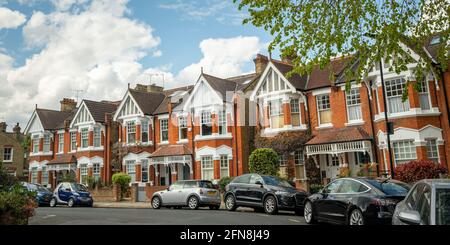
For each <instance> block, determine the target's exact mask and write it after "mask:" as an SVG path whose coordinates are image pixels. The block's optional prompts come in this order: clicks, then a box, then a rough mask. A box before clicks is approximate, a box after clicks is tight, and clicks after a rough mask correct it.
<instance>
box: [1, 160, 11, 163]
mask: <svg viewBox="0 0 450 245" xmlns="http://www.w3.org/2000/svg"><path fill="white" fill-rule="evenodd" d="M12 162H13V161H12V160H3V163H12Z"/></svg>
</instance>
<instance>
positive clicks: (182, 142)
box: [177, 139, 189, 144]
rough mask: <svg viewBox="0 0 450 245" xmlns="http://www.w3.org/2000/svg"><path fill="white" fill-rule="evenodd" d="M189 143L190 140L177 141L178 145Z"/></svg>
mask: <svg viewBox="0 0 450 245" xmlns="http://www.w3.org/2000/svg"><path fill="white" fill-rule="evenodd" d="M187 143H189V140H188V139H183V140H179V141H177V144H187Z"/></svg>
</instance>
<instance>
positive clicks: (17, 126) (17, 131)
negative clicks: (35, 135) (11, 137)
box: [13, 123, 20, 135]
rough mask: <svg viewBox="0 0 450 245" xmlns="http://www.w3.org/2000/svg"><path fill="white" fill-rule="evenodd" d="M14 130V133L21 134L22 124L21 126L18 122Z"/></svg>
mask: <svg viewBox="0 0 450 245" xmlns="http://www.w3.org/2000/svg"><path fill="white" fill-rule="evenodd" d="M13 132H14V134H16V135H19V134H20V126H19V123H17V124H16V126H14V128H13Z"/></svg>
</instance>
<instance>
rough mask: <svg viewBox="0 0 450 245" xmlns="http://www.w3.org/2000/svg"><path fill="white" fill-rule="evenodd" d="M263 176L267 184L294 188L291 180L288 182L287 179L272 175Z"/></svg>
mask: <svg viewBox="0 0 450 245" xmlns="http://www.w3.org/2000/svg"><path fill="white" fill-rule="evenodd" d="M262 178H263V180H264V183H265V184H266V185H273V186H282V187H291V188H292V185H291V184H289V182H287V181H286V180H282V179H280V178H277V177H272V176H263V177H262Z"/></svg>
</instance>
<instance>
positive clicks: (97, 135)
mask: <svg viewBox="0 0 450 245" xmlns="http://www.w3.org/2000/svg"><path fill="white" fill-rule="evenodd" d="M101 144H102V129H101V128H99V127H97V128H94V147H100V146H101Z"/></svg>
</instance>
